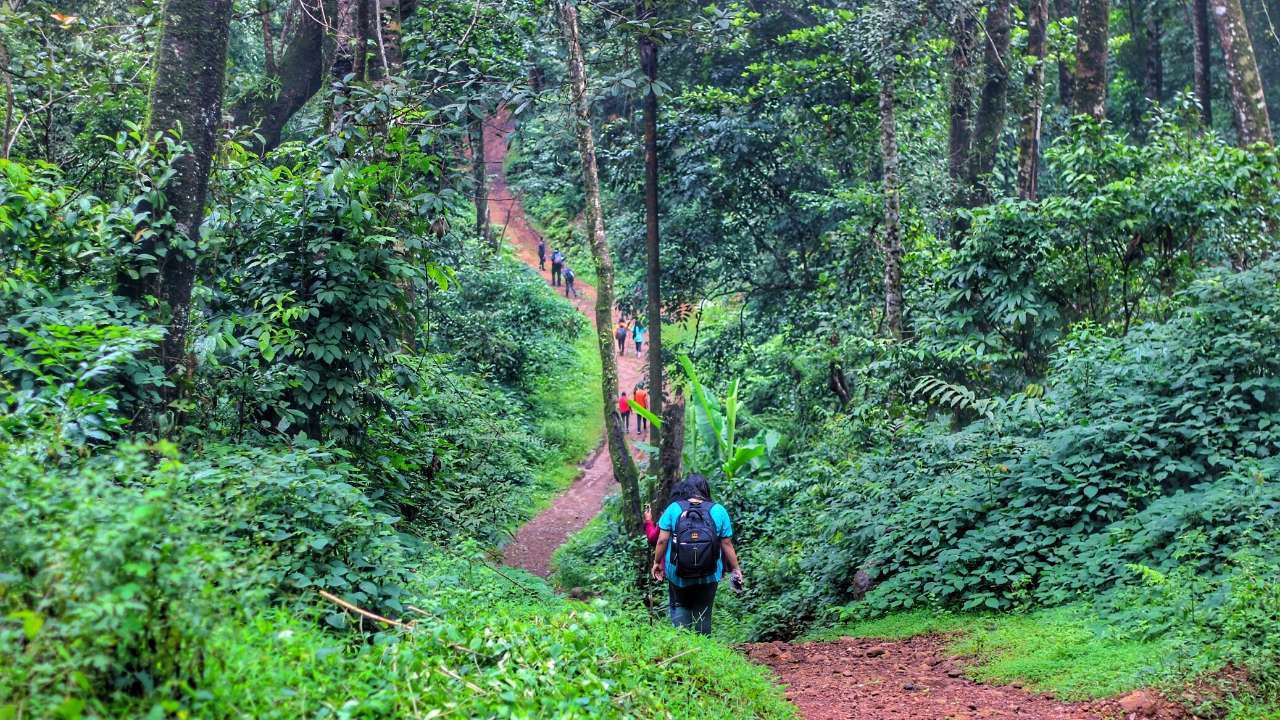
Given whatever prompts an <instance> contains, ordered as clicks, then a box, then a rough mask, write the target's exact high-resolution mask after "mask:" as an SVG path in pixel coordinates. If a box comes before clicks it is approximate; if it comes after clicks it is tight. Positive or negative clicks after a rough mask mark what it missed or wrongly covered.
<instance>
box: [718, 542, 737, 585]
mask: <svg viewBox="0 0 1280 720" xmlns="http://www.w3.org/2000/svg"><path fill="white" fill-rule="evenodd" d="M720 554H722V555H724V561H725V564H727V565H728V566H729V574H730V575H731V576H733V577H734V579H736V580H737V582H739V583H741V582H742V566H741V565H739V564H738V552H737V551H736V550H734V549H733V538H721V539H720Z"/></svg>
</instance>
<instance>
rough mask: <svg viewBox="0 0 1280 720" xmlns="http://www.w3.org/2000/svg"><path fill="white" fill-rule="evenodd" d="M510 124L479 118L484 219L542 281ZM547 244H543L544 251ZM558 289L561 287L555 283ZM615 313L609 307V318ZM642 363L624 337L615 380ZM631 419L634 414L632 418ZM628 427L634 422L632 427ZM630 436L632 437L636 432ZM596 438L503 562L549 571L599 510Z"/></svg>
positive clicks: (589, 310)
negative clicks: (510, 163)
mask: <svg viewBox="0 0 1280 720" xmlns="http://www.w3.org/2000/svg"><path fill="white" fill-rule="evenodd" d="M513 130H514V124H513V123H512V121H511V120H510V118H509V117H508V116H507V115H506V114H505V113H504V114H500V115H498V116H496V117H494V118H491V119H490V120H489V121H488V122H486V123H485V127H484V135H485V149H486V156H487V157H486V158H485V165H486V168H487V171H488V176H489V222H490V224H492V225H494V226H497V227H499V228H505V229H504V230H503V231H502V232H504V234H505V238H506V240H507V241H509V242H510V243H511V245H512V246H513V247H514V249H515V254H516V257H517V258H519V259H520V260H521V261H522V262H524V263H525V264H526V265H528V266H529V267H531V268H533V269H534V270H535V271H537V272H539V274H541V275H542V276H543V277H544V278H546V280H547V283H548V284H550V282H551V270H550V268H551V262H550V261H549V260H548V261H547V268H548V269H547V270H545V271H540V270H538V234H537V233H536V232H534V231H533V228H532V227H530V226H529V221H528V220H527V218H526V216H525V211H524V206H523V205H521V204H520V199H519V198H518V197H516V196H515V194H514V193H513V192H512V191H511V188H510V186H508V185H507V178H506V174H505V173H504V172H503V167H502V166H503V161H504V160H505V159H506V157H507V149H508V145H509V143H510V140H511V133H512V131H513ZM550 253H551V248H549V247H548V248H547V254H548V255H550ZM574 284H575V286H576V288H577V290H578V295H579V296H580V297H578V298H577V299H576V300H575V299H572V298H571V299H570V302H572V303H573V305H574V307H576V308H578V310H579V311H580V312H582V314H584V315H586V316H587V319H588V320H590V321H591V324H592V327H594V326H595V317H596V316H595V304H596V289H595V288H594V287H592V286H590V285H587V284H586V283H584V282H583V281H582V280H581V279H579V280H578V281H577V282H575V283H574ZM557 290H559V291H560V292H561V293H563V289H560V288H557ZM619 319H620V317H619V315H618V313H617V310H616V309H615V310H614V322H615V323H616V322H617V321H618V320H619ZM645 368H646V364H645V362H644V359H643V358H639V357H637V356H636V352H635V345H634V344H633V343H632V342H631V341H630V340H628V341H627V350H626V355H624V356H622V357H620V358H619V359H618V381H619V386H620V387H621V388H622V389H623V390H626V391H627V392H631V389H632V388H634V387H635V386H636V384H637V383H639V382H641V381H642V380H644V379H645V372H646V369H645ZM632 422H633V423H634V422H635V418H632ZM632 429H634V425H633V427H632ZM632 437H634V438H638V437H639V436H638V435H633V436H632ZM601 440H602V444H601V446H600V447H599V448H597V449H596V451H595V453H593V454H592V455H591V457H590V458H588V459H587V460H586V462H584V463H583V464H582V472H581V473H580V474H579V475H578V479H577V480H575V481H574V483H573V485H572V486H570V487H569V489H568V490H566V491H565V492H564V493H562V494H561V495H560V496H559V497H557V498H556V499H555V500H554V501H552V503H551V506H550V507H548V508H547V509H546V510H543V511H542V512H541V513H539V514H538V515H537V516H536V517H534V518H533V519H532V520H530V521H529V522H528V523H526V524H525V525H524V526H523V527H521V528H520V530H518V531H517V532H516V535H515V538H514V539H513V540H512V541H511V542H510V543H508V544H507V546H506V547H505V548H503V552H502V555H503V559H504V561H505V562H506V564H508V565H511V566H514V567H519V568H524V569H525V570H528V571H529V572H531V573H534V574H535V575H540V576H542V577H547V576H548V575H550V574H551V553H553V552H555V549H556V548H558V547H560V546H561V545H563V544H564V542H565V540H567V539H568V538H569V536H570V535H572V534H573V533H575V532H577V531H579V530H581V529H582V528H583V527H585V526H586V524H587V523H588V522H589V521H590V520H591V518H593V517H595V516H596V514H597V513H599V512H600V508H601V507H602V506H603V505H604V499H605V497H606V496H608V495H609V494H610V493H613V492H615V491H616V490H617V488H618V484H617V482H615V481H614V479H613V466H612V464H611V463H610V462H609V456H608V452H607V451H606V450H605V449H604V446H603V438H601Z"/></svg>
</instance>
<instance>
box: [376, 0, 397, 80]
mask: <svg viewBox="0 0 1280 720" xmlns="http://www.w3.org/2000/svg"><path fill="white" fill-rule="evenodd" d="M383 15H384V13H383V7H382V1H381V0H374V15H373V18H374V22H373V36H374V38H375V39H377V41H378V60H380V61H381V63H380V64H379V65H378V68H379V70H378V72H377V74H376V75H374V79H375V80H382V79H383V78H386V77H390V75H391V61H390V60H388V59H387V42H386V40H385V39H384V38H383V36H382V22H383V19H384V17H383ZM397 27H399V25H398V24H397ZM399 38H400V36H399V35H397V36H396V42H397V43H398V42H399ZM398 52H399V50H398V49H397V53H398ZM397 61H398V58H397Z"/></svg>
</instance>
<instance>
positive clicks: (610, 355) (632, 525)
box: [559, 0, 643, 535]
mask: <svg viewBox="0 0 1280 720" xmlns="http://www.w3.org/2000/svg"><path fill="white" fill-rule="evenodd" d="M559 11H560V30H561V32H563V33H564V41H565V46H566V49H567V50H568V64H569V80H570V83H569V93H570V97H571V102H572V105H573V115H574V134H575V135H576V136H577V139H578V153H579V155H580V156H581V161H582V186H583V191H584V195H586V231H587V240H588V243H589V244H590V246H591V257H592V259H593V260H594V261H595V265H596V278H597V284H596V343H597V345H598V346H599V348H600V370H601V372H600V391H601V395H602V397H603V399H604V417H605V428H606V433H605V434H606V436H607V438H608V444H609V459H610V460H611V461H612V463H613V476H614V478H615V479H616V480H617V481H618V483H619V484H620V485H622V497H623V501H624V507H625V511H626V512H625V513H624V515H625V516H626V523H627V527H628V529H629V530H630V531H631V532H632V534H633V535H636V534H639V533H640V532H641V531H642V530H643V527H642V525H641V521H640V472H639V471H638V470H637V469H636V464H635V461H634V460H633V459H632V458H631V453H630V451H628V450H627V444H626V440H625V437H624V433H623V429H622V418H621V417H620V416H619V415H618V413H617V412H616V410H615V408H614V402H615V401H616V399H617V397H618V360H617V357H616V356H615V355H614V351H613V257H612V255H611V253H610V250H609V243H608V240H607V238H606V236H605V232H604V216H603V210H602V209H601V205H600V175H599V172H598V170H597V166H596V144H595V136H594V133H592V130H591V107H590V102H589V100H588V99H587V75H586V61H585V60H584V58H583V54H582V42H581V40H580V37H579V31H578V9H577V7H576V5H575V3H574V2H573V1H572V0H561V2H560V3H559Z"/></svg>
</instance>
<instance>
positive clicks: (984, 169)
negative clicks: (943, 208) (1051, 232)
mask: <svg viewBox="0 0 1280 720" xmlns="http://www.w3.org/2000/svg"><path fill="white" fill-rule="evenodd" d="M1009 2H1010V0H992V2H991V4H990V5H989V6H988V8H987V23H986V32H985V33H984V34H983V35H982V43H983V48H984V50H983V55H984V57H985V64H986V67H987V78H986V81H985V82H983V84H982V95H981V97H980V98H979V101H978V117H977V122H976V123H975V125H974V136H973V155H972V157H971V158H970V161H969V169H968V182H969V187H970V188H971V189H972V190H971V192H972V193H973V197H974V204H980V203H987V202H991V196H992V193H991V189H990V188H989V187H987V181H986V178H987V176H988V175H990V174H991V171H992V170H993V169H995V166H996V153H997V152H999V150H1000V140H1001V138H1002V137H1003V135H1004V123H1005V113H1006V111H1007V109H1008V98H1009Z"/></svg>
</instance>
